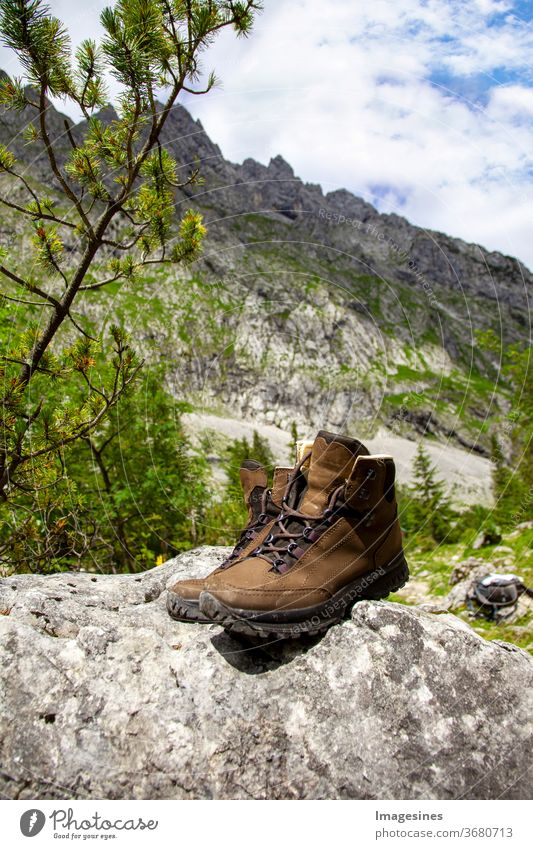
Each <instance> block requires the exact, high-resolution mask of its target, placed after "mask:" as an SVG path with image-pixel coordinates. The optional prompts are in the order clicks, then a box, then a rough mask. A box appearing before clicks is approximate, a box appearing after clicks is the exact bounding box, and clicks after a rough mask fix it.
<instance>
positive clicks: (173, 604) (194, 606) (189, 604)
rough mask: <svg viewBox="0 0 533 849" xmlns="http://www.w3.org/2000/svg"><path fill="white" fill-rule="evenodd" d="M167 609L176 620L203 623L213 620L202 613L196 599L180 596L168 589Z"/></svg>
mask: <svg viewBox="0 0 533 849" xmlns="http://www.w3.org/2000/svg"><path fill="white" fill-rule="evenodd" d="M167 610H168V612H169V614H170V616H172V618H173V619H176V620H177V621H178V622H200V623H202V624H204V625H205V624H208V623H210V622H212V621H213V620H212V619H209V617H207V616H206V615H205V614H204V613H202V611H201V610H200V605H199V602H198V601H193V600H192V599H190V598H187V599H185V598H182V597H181V596H179V595H176V593H173V592H170V590H169V591H168V592H167Z"/></svg>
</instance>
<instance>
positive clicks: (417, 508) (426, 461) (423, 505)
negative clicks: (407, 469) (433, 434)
mask: <svg viewBox="0 0 533 849" xmlns="http://www.w3.org/2000/svg"><path fill="white" fill-rule="evenodd" d="M409 494H410V497H411V502H410V514H411V523H412V530H413V532H414V533H416V534H420V535H422V536H424V535H425V536H431V537H432V538H433V539H434V540H436V541H437V542H440V541H442V540H444V539H445V537H446V535H447V533H448V531H449V522H450V518H451V516H450V513H451V510H450V503H449V499H448V497H447V495H446V490H445V487H444V484H443V483H442V481H440V480H439V479H438V477H437V473H436V469H435V466H434V465H433V464H432V462H431V458H430V456H429V453H428V451H427V450H426V449H425V448H424V445H423V443H422V442H419V444H418V448H417V451H416V454H415V458H414V461H413V482H412V485H411V486H410V487H409Z"/></svg>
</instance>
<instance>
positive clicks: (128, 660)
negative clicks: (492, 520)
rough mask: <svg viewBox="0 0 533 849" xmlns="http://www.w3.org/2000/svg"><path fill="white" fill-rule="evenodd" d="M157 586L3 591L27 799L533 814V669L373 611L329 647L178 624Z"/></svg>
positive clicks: (161, 572)
mask: <svg viewBox="0 0 533 849" xmlns="http://www.w3.org/2000/svg"><path fill="white" fill-rule="evenodd" d="M225 551H226V549H221V548H201V549H197V550H195V551H190V552H187V553H185V554H182V555H181V556H179V557H176V558H175V559H173V560H170V561H169V562H167V563H166V564H165V565H163V566H159V567H156V568H155V569H152V570H150V571H149V572H145V573H144V574H138V575H99V574H97V575H92V574H87V573H85V574H71V573H69V574H65V573H63V574H59V575H53V576H37V575H22V576H14V577H11V578H5V579H3V580H2V581H0V612H1V613H2V614H3V615H2V616H1V617H0V629H1V635H0V653H1V663H2V669H3V685H2V689H1V694H0V791H1V792H2V793H3V794H4V796H7V797H9V798H25V799H38V798H57V799H65V798H80V799H91V798H94V799H105V798H109V799H198V798H200V799H206V798H208V799H209V798H213V799H235V798H236V799H249V798H250V799H265V798H266V799H353V798H356V799H373V798H386V799H456V798H459V799H486V798H490V799H491V798H530V797H531V791H532V789H533V788H532V786H531V782H530V779H528V766H530V746H529V744H528V739H529V737H530V735H531V724H530V717H531V715H532V711H531V692H532V689H533V688H532V687H531V684H532V683H533V672H532V666H533V664H532V663H531V658H530V657H529V655H527V654H526V653H525V652H523V651H521V650H520V649H518V648H516V647H514V646H512V645H509V644H506V643H501V642H487V641H485V640H484V639H482V638H481V637H479V636H478V635H477V634H476V633H475V632H474V631H473V630H472V629H471V628H469V627H468V626H467V625H466V624H464V623H463V622H461V621H460V620H459V619H457V618H456V617H454V616H453V615H450V614H444V615H435V614H430V613H426V612H424V611H421V610H418V609H417V608H414V607H406V606H404V605H400V604H393V603H388V602H366V601H365V602H360V603H359V604H357V605H356V606H355V607H354V609H353V612H352V615H351V618H350V619H348V620H346V621H345V622H343V623H342V624H341V625H337V626H335V627H333V628H331V629H330V630H329V631H328V633H327V634H326V635H325V636H323V637H322V638H321V639H318V638H315V639H302V640H299V641H292V642H286V643H283V642H275V643H269V644H252V643H250V642H245V641H238V640H236V639H235V638H232V637H230V636H228V635H227V634H226V633H225V632H224V631H221V630H220V628H218V627H217V626H214V625H207V626H206V625H193V624H182V623H178V622H174V621H172V620H171V619H170V618H169V617H168V615H167V613H166V609H165V587H166V586H168V585H169V584H170V583H172V582H173V580H175V579H176V578H179V577H184V576H189V575H190V576H196V577H201V576H202V575H205V574H207V573H208V572H209V571H211V570H212V569H213V568H214V566H215V565H217V564H218V563H219V562H220V560H221V559H222V556H223V554H224V553H225Z"/></svg>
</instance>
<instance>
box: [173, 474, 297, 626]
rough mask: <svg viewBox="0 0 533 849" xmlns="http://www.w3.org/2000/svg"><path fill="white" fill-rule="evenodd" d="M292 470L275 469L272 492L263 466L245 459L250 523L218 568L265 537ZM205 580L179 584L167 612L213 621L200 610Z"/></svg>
mask: <svg viewBox="0 0 533 849" xmlns="http://www.w3.org/2000/svg"><path fill="white" fill-rule="evenodd" d="M290 472H292V469H285V468H281V467H280V468H277V469H275V470H274V480H273V484H272V489H271V490H270V489H268V488H267V473H266V471H265V469H264V468H263V466H262V465H261V464H260V463H257V462H256V461H255V460H246V461H245V462H244V463H243V464H242V466H241V469H240V472H239V474H240V479H241V486H242V489H243V495H244V503H245V504H246V506H247V508H248V523H247V525H246V527H245V528H244V529H243V530H242V531H241V533H240V535H239V538H238V540H237V542H236V544H235V547H234V549H233V551H232V552H231V554H229V555H228V557H227V558H226V560H225V561H224V562H223V563H222V564H221V565H220V566H218V567H217V568H216V569H215V572H214V573H212V574H216V573H217V572H219V571H221V570H224V569H227V568H228V567H229V566H230V565H232V564H233V563H234V562H235V561H236V560H237V559H238V558H239V557H246V556H247V554H249V553H250V551H252V549H254V548H255V547H256V546H257V544H258V543H259V542H261V541H262V539H263V538H264V537H266V536H267V535H268V532H269V529H270V526H271V525H272V523H273V521H274V519H275V518H276V516H277V515H278V514H279V513H280V511H281V500H282V498H283V493H284V491H285V489H286V486H287V481H288V477H289V473H290ZM205 581H206V579H205V578H186V579H185V580H183V581H178V582H177V583H176V584H174V586H172V587H171V588H170V589H169V590H168V593H167V610H168V612H169V613H170V615H171V616H172V618H173V619H178V620H179V621H181V622H204V623H205V622H211V619H210V618H209V617H208V616H205V615H204V614H203V613H202V612H201V611H200V608H199V605H198V601H199V598H200V593H201V592H202V590H203V589H204V587H205Z"/></svg>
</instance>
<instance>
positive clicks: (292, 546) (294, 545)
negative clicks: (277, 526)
mask: <svg viewBox="0 0 533 849" xmlns="http://www.w3.org/2000/svg"><path fill="white" fill-rule="evenodd" d="M296 548H298V543H297V542H290V543H289V544H288V546H287V551H288V552H289V554H291V553H292V552H293V551H294V550H295V549H296Z"/></svg>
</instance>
